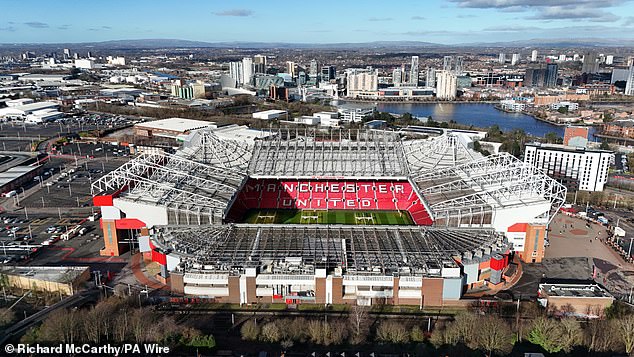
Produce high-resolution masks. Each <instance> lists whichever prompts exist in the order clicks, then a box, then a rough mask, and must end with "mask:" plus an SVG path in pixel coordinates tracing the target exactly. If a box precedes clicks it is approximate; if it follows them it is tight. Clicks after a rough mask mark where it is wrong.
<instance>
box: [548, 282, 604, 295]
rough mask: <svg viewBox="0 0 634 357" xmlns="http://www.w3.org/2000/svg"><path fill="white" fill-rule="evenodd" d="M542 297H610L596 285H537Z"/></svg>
mask: <svg viewBox="0 0 634 357" xmlns="http://www.w3.org/2000/svg"><path fill="white" fill-rule="evenodd" d="M539 291H540V294H542V296H557V297H580V298H611V297H612V295H611V294H610V293H609V292H608V291H607V290H605V289H604V288H602V287H601V286H599V285H598V284H539Z"/></svg>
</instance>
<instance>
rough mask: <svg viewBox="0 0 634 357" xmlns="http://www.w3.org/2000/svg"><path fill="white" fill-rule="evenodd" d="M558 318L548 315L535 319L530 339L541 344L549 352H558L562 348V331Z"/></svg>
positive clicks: (529, 334) (529, 335)
mask: <svg viewBox="0 0 634 357" xmlns="http://www.w3.org/2000/svg"><path fill="white" fill-rule="evenodd" d="M557 325H558V322H557V320H554V319H551V318H548V317H546V316H539V317H537V318H536V319H535V320H533V324H532V327H531V330H530V332H529V333H528V340H529V341H530V342H531V343H533V344H536V345H538V346H541V347H542V348H543V349H545V350H546V351H547V352H548V353H556V352H559V351H561V350H562V348H563V346H562V345H561V333H560V330H559V328H558V326H557Z"/></svg>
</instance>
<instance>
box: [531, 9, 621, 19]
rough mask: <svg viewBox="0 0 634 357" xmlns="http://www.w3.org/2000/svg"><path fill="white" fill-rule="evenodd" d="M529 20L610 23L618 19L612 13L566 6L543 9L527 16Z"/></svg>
mask: <svg viewBox="0 0 634 357" xmlns="http://www.w3.org/2000/svg"><path fill="white" fill-rule="evenodd" d="M527 19H531V20H570V19H572V20H579V19H585V20H589V21H593V22H611V21H616V20H618V19H620V17H619V16H616V15H614V14H612V13H609V12H605V11H602V10H599V9H584V8H573V7H568V6H554V7H550V8H545V9H543V10H541V11H540V12H539V13H537V14H536V15H533V16H528V17H527Z"/></svg>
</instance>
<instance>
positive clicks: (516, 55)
mask: <svg viewBox="0 0 634 357" xmlns="http://www.w3.org/2000/svg"><path fill="white" fill-rule="evenodd" d="M518 63H520V54H519V53H513V56H511V65H512V66H515V65H516V64H518Z"/></svg>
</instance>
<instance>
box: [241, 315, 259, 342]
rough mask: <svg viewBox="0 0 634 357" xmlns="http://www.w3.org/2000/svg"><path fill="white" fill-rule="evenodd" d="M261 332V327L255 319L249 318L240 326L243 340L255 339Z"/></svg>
mask: <svg viewBox="0 0 634 357" xmlns="http://www.w3.org/2000/svg"><path fill="white" fill-rule="evenodd" d="M259 334H260V328H259V326H258V325H257V324H256V323H255V321H253V320H247V321H246V322H245V323H244V324H242V327H241V328H240V335H241V336H242V339H243V340H246V341H255V340H257V339H258V335H259Z"/></svg>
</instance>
